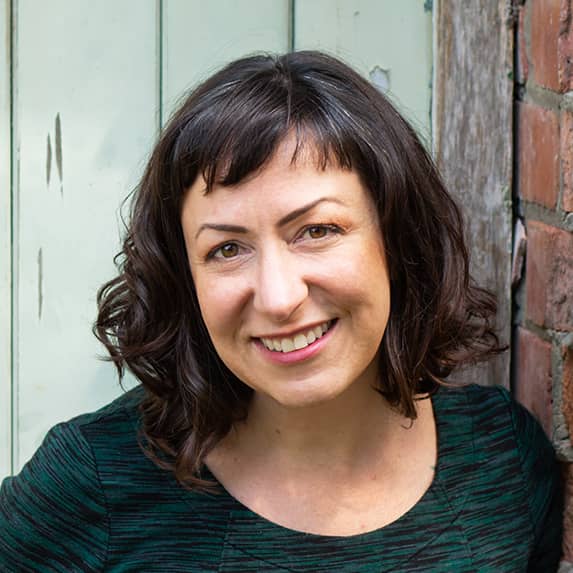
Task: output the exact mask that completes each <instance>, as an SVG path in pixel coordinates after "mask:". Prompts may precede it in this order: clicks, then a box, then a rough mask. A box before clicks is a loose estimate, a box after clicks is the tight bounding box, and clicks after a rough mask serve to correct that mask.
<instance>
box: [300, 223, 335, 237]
mask: <svg viewBox="0 0 573 573" xmlns="http://www.w3.org/2000/svg"><path fill="white" fill-rule="evenodd" d="M339 232H340V229H339V228H338V227H337V226H336V225H310V226H309V227H306V228H305V229H304V230H303V232H302V233H301V236H300V237H301V239H314V240H316V239H324V238H325V237H327V236H328V235H333V234H338V233H339Z"/></svg>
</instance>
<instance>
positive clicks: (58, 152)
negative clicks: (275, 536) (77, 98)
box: [55, 113, 64, 195]
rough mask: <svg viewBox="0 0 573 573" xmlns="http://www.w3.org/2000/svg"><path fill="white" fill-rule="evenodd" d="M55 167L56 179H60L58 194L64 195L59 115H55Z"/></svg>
mask: <svg viewBox="0 0 573 573" xmlns="http://www.w3.org/2000/svg"><path fill="white" fill-rule="evenodd" d="M55 144H56V167H57V168H58V177H59V179H60V193H61V194H62V195H63V194H64V186H63V178H64V172H63V165H62V163H63V162H62V122H61V120H60V114H59V113H58V114H56V142H55Z"/></svg>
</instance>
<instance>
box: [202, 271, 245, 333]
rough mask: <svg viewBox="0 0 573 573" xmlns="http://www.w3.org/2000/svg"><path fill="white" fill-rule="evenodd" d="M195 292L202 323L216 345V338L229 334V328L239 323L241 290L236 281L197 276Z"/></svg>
mask: <svg viewBox="0 0 573 573" xmlns="http://www.w3.org/2000/svg"><path fill="white" fill-rule="evenodd" d="M195 291H196V293H197V299H198V301H199V308H200V310H201V315H202V317H203V321H204V322H205V325H206V326H207V330H208V331H209V334H210V335H211V338H212V339H213V342H214V343H215V344H216V342H217V339H218V338H220V337H221V336H223V335H225V334H226V335H228V334H231V331H230V330H229V329H230V327H231V326H232V325H233V324H235V323H237V322H238V321H240V311H241V308H242V299H243V297H242V291H243V289H242V288H241V286H240V282H239V283H238V282H237V281H233V280H228V279H227V280H226V279H225V278H221V277H217V278H215V277H208V276H207V277H203V276H199V277H197V278H196V280H195Z"/></svg>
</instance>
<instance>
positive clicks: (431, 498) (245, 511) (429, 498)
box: [201, 388, 449, 545]
mask: <svg viewBox="0 0 573 573" xmlns="http://www.w3.org/2000/svg"><path fill="white" fill-rule="evenodd" d="M444 390H445V389H444V388H439V389H438V391H437V392H435V393H434V394H433V395H432V396H430V397H429V398H428V399H429V400H430V401H431V405H432V412H433V417H434V424H435V432H436V464H435V468H434V475H433V478H432V481H431V482H430V485H429V486H428V487H427V489H426V490H425V491H424V493H423V494H422V495H421V496H420V498H419V499H418V500H417V501H416V502H415V503H414V504H413V505H412V506H411V507H410V508H409V509H407V510H406V511H405V512H404V513H403V514H402V515H400V516H399V517H398V518H396V519H395V520H393V521H391V522H390V523H387V524H386V525H383V526H381V527H378V528H376V529H372V530H370V531H366V532H363V533H355V534H351V535H323V534H317V533H310V532H306V531H302V530H299V529H293V528H289V527H286V526H284V525H280V524H278V523H276V522H274V521H271V520H270V519H267V518H266V517H264V516H262V515H260V514H259V513H257V512H255V511H254V510H252V509H251V508H249V507H248V506H246V505H244V504H243V503H242V502H241V501H239V500H238V499H237V498H236V497H234V496H233V495H232V494H231V493H230V492H229V491H228V490H227V489H226V488H225V486H224V485H223V484H222V483H221V482H220V481H219V480H218V479H217V478H216V477H215V475H214V474H213V473H212V472H211V470H210V469H209V468H208V466H207V465H204V466H203V470H202V472H201V477H202V478H204V479H207V480H210V481H213V482H215V484H216V487H217V493H216V494H213V495H216V496H217V497H219V498H220V497H221V496H223V498H224V500H225V502H226V504H225V505H227V506H228V507H229V512H230V518H231V519H232V520H233V521H234V522H235V523H240V522H248V523H249V526H250V527H255V528H256V529H257V530H263V529H264V530H271V531H273V532H274V533H276V534H280V535H281V536H287V537H293V536H294V537H303V538H304V539H308V540H312V541H317V542H320V541H329V542H336V543H340V544H343V545H346V544H354V543H357V542H359V543H363V542H364V543H369V542H371V541H372V540H373V539H374V538H377V537H379V536H380V535H387V534H390V533H392V532H393V531H395V530H399V529H401V528H402V527H403V526H404V525H407V524H408V523H410V522H418V521H419V520H420V518H421V517H422V516H424V515H425V514H429V513H430V511H428V506H433V505H435V504H436V503H439V504H443V505H446V506H448V501H447V496H446V492H445V490H444V487H443V485H442V483H443V479H442V474H443V471H444V465H447V464H446V452H445V442H446V439H445V434H446V430H447V426H449V424H447V423H446V421H445V420H444V416H443V411H442V398H443V397H444V393H445V392H444Z"/></svg>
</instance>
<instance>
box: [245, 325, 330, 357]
mask: <svg viewBox="0 0 573 573" xmlns="http://www.w3.org/2000/svg"><path fill="white" fill-rule="evenodd" d="M317 324H322V323H320V322H319V323H317ZM337 325H338V320H335V321H334V322H333V324H332V325H331V326H330V328H329V329H328V330H327V331H326V332H325V333H324V334H323V335H322V336H321V337H320V338H318V339H317V340H315V341H314V342H312V343H310V344H309V345H308V346H305V347H304V348H301V349H299V350H293V351H291V352H276V351H272V350H269V349H268V348H266V346H265V345H264V344H263V343H262V342H261V340H259V339H255V346H256V347H257V348H258V350H259V351H260V352H261V353H262V354H263V356H264V357H265V358H266V359H267V360H269V361H271V362H274V363H276V364H296V363H298V362H302V361H304V360H308V359H309V358H312V357H313V356H315V355H316V354H317V353H318V352H320V351H321V350H322V348H323V347H324V346H325V345H326V344H327V343H328V341H329V340H330V338H331V336H332V333H333V332H334V331H335V330H336V327H337ZM311 328H312V327H311ZM298 332H304V329H303V330H302V331H301V330H300V329H298V330H296V331H294V334H296V333H298ZM291 336H292V335H291ZM269 338H271V337H269ZM273 338H277V336H276V335H275V336H274V337H273Z"/></svg>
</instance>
